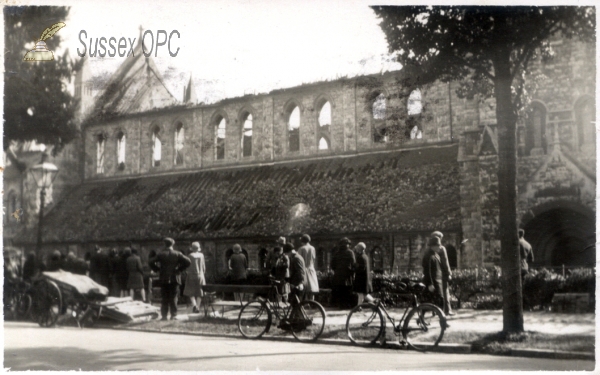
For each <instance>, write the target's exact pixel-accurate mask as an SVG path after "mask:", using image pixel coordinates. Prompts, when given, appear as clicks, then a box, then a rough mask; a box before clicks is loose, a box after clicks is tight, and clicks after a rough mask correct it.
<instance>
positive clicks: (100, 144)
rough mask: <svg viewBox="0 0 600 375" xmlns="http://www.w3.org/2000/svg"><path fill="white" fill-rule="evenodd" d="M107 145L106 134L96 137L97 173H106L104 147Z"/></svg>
mask: <svg viewBox="0 0 600 375" xmlns="http://www.w3.org/2000/svg"><path fill="white" fill-rule="evenodd" d="M105 143H106V137H105V136H104V134H98V135H97V136H96V173H97V174H102V173H104V145H105Z"/></svg>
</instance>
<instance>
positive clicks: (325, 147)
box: [319, 137, 329, 150]
mask: <svg viewBox="0 0 600 375" xmlns="http://www.w3.org/2000/svg"><path fill="white" fill-rule="evenodd" d="M319 150H329V142H328V141H327V139H326V138H325V137H321V139H319Z"/></svg>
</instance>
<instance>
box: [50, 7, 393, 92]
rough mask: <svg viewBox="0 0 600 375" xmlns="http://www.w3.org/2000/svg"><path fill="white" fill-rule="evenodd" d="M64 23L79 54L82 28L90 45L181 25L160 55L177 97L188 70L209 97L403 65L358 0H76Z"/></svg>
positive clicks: (93, 62) (96, 67) (108, 69)
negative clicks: (177, 33)
mask: <svg viewBox="0 0 600 375" xmlns="http://www.w3.org/2000/svg"><path fill="white" fill-rule="evenodd" d="M61 3H63V4H64V2H61ZM65 23H66V25H67V26H66V27H65V28H63V29H62V30H60V31H59V33H60V35H61V37H62V38H63V42H62V46H63V48H65V49H68V53H69V54H70V56H71V57H72V58H77V57H78V53H77V50H78V49H79V51H80V52H83V50H84V47H83V45H82V43H81V41H80V32H81V30H85V31H86V33H87V38H85V36H82V38H83V39H84V41H85V42H86V44H87V45H88V49H89V42H90V39H92V43H94V44H95V41H96V38H101V37H105V38H106V39H109V38H110V37H115V38H116V39H117V40H118V39H119V38H120V37H125V38H131V39H133V38H139V34H140V31H139V28H140V26H142V27H143V29H144V30H150V31H152V34H153V36H154V38H156V36H157V30H165V31H166V32H167V34H171V32H172V31H173V30H177V31H178V32H179V35H180V38H177V35H176V34H173V37H172V39H171V43H172V46H171V50H172V51H173V52H174V51H175V50H176V49H177V47H179V48H180V49H179V52H178V54H177V56H176V57H172V56H170V55H169V52H168V49H167V47H166V46H161V47H160V48H159V49H158V51H153V58H154V60H155V63H156V64H157V66H158V69H159V70H160V73H161V74H162V75H163V77H164V78H165V82H166V85H167V87H168V88H169V90H170V91H171V93H172V94H173V95H174V96H175V98H176V99H178V100H182V97H183V88H184V85H186V84H187V82H188V80H189V79H190V76H192V77H193V82H194V85H195V89H196V95H197V98H198V101H199V102H205V103H211V102H215V101H218V100H220V99H223V98H228V97H236V96H241V95H244V94H253V93H264V92H269V91H271V90H273V89H278V88H285V87H293V86H296V85H300V84H302V83H308V82H315V81H321V80H326V79H336V78H338V77H342V76H355V75H361V74H371V73H380V72H384V71H387V70H396V69H399V68H400V66H399V64H397V63H395V62H393V59H392V58H391V57H390V55H389V54H388V51H387V44H386V41H385V36H384V34H383V32H382V31H381V29H380V28H379V26H378V23H379V21H378V20H377V18H376V17H375V14H374V12H373V11H372V10H371V9H370V8H369V7H368V3H367V2H365V1H358V0H346V1H333V0H320V1H315V0H305V1H302V2H299V1H275V0H269V1H264V0H259V1H243V0H235V1H213V0H208V1H207V0H205V1H184V0H179V1H170V2H167V1H161V2H158V1H132V2H128V3H125V2H118V1H101V2H100V1H93V2H92V1H83V2H77V3H73V4H72V5H71V11H70V14H69V17H68V19H67V20H65ZM161 39H164V37H163V36H161ZM150 40H151V38H150V36H147V38H146V39H145V42H146V43H149V42H150ZM128 43H129V42H128ZM136 43H137V41H136ZM155 44H156V42H155ZM154 48H155V47H154ZM57 53H59V54H60V53H61V51H57ZM88 53H89V52H88ZM155 54H157V56H156V57H154V55H155ZM125 59H126V57H119V56H116V57H112V58H111V57H104V58H101V57H99V56H96V57H90V67H91V70H92V74H93V75H94V76H104V77H107V75H108V74H110V73H112V72H114V71H115V70H116V69H117V68H118V66H119V65H120V64H122V63H123V62H124V61H125Z"/></svg>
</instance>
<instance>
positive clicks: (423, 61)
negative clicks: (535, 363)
mask: <svg viewBox="0 0 600 375" xmlns="http://www.w3.org/2000/svg"><path fill="white" fill-rule="evenodd" d="M373 10H374V11H375V13H376V15H377V16H378V17H379V18H380V19H381V23H380V26H381V28H382V30H383V31H384V33H385V35H386V38H387V42H388V45H389V49H390V52H396V53H397V59H398V62H400V63H401V64H402V65H403V66H404V69H405V70H408V71H410V74H405V75H404V76H405V77H406V78H405V79H406V81H407V85H424V84H428V83H431V82H435V81H437V80H442V81H453V80H456V81H459V82H461V83H462V84H461V87H460V89H459V90H458V93H459V94H461V95H463V96H466V97H472V96H474V95H475V94H479V95H481V96H482V97H492V96H493V97H494V98H495V100H496V121H497V126H498V145H499V150H498V181H499V186H498V201H499V217H500V242H501V253H502V254H501V255H502V256H501V265H502V274H503V276H502V278H503V284H502V285H503V296H504V298H503V310H504V312H503V315H504V331H516V332H519V331H523V306H522V288H521V279H520V276H519V273H520V264H519V247H518V238H517V206H516V205H517V194H516V122H517V119H518V112H519V110H521V109H522V108H523V107H524V106H525V105H526V104H527V98H528V97H530V95H529V94H531V90H533V89H535V86H536V85H535V84H531V82H528V80H527V72H528V66H529V63H530V62H531V61H532V60H534V59H535V58H537V55H538V54H539V55H541V56H542V58H543V59H549V58H551V57H552V54H553V51H552V48H551V45H550V43H549V39H550V38H551V37H553V36H557V35H560V36H562V37H563V38H567V39H568V38H574V37H577V38H579V39H581V40H583V41H594V40H595V26H596V25H595V17H596V14H595V8H593V7H567V6H552V7H534V6H523V7H499V6H494V7H492V6H440V7H431V6H407V7H396V6H376V7H373Z"/></svg>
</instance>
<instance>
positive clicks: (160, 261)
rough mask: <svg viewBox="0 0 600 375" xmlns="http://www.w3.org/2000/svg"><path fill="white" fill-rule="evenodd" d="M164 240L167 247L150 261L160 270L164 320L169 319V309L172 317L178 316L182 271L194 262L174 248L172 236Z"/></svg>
mask: <svg viewBox="0 0 600 375" xmlns="http://www.w3.org/2000/svg"><path fill="white" fill-rule="evenodd" d="M163 242H164V244H165V248H164V249H162V250H161V251H160V252H159V253H158V254H157V255H156V256H155V257H154V258H151V259H150V261H149V263H150V267H151V268H152V269H154V270H155V271H159V272H160V276H159V280H160V291H161V302H160V314H161V316H162V320H167V315H168V313H169V310H171V319H175V317H177V295H178V294H179V285H181V271H183V270H185V269H186V268H188V267H189V266H190V264H192V263H191V262H190V259H189V258H188V257H186V256H185V255H183V254H182V253H181V252H179V251H177V250H175V249H173V245H175V241H174V240H173V239H172V238H169V237H167V238H165V239H164V240H163Z"/></svg>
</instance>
